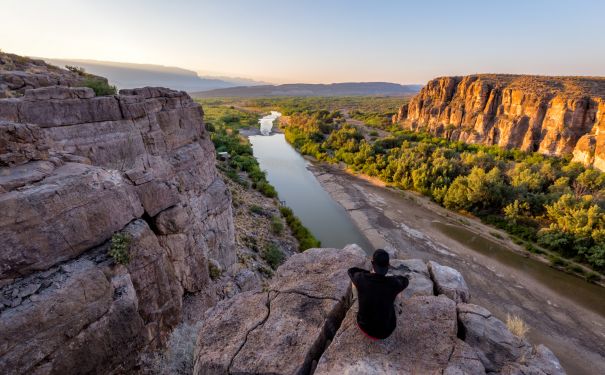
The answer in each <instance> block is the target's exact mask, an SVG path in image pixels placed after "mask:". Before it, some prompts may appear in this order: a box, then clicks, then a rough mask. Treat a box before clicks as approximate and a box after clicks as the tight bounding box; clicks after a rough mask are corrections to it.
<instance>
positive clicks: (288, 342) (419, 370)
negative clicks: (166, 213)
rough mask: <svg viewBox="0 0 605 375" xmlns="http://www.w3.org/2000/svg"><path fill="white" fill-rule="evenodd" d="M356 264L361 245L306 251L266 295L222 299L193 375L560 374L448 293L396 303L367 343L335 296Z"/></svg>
mask: <svg viewBox="0 0 605 375" xmlns="http://www.w3.org/2000/svg"><path fill="white" fill-rule="evenodd" d="M338 254H340V255H341V257H340V263H339V264H337V265H335V262H334V261H335V256H337V255H338ZM355 263H358V265H361V266H364V267H367V266H368V264H367V259H366V257H365V256H364V254H363V253H362V252H361V249H359V248H358V247H357V246H350V247H347V249H346V250H342V251H338V250H335V249H311V250H309V253H308V254H307V252H305V253H302V254H296V255H294V256H293V257H291V258H290V259H289V260H287V261H286V262H285V263H284V264H283V265H282V266H281V267H280V268H279V269H278V271H277V274H276V277H275V279H273V280H272V282H271V283H270V285H269V287H268V288H266V289H265V290H264V291H256V292H246V293H242V294H239V295H236V296H235V297H233V298H231V299H229V300H226V301H223V302H221V303H219V304H218V305H217V306H215V307H214V308H213V309H211V310H210V311H209V312H207V314H206V316H205V318H204V319H203V321H204V323H203V324H202V327H201V330H200V332H199V335H198V341H197V346H196V351H195V356H194V357H195V370H194V373H195V374H225V373H238V374H258V373H265V374H268V373H270V374H300V373H308V372H309V371H314V373H316V374H374V373H376V374H383V373H386V374H448V375H468V374H473V375H475V374H486V372H488V373H494V371H498V372H499V371H502V373H507V374H519V375H520V374H536V375H543V374H550V373H552V374H561V373H564V372H559V371H562V369H561V367H560V365H559V362H558V360H557V359H556V357H555V356H554V355H552V353H551V352H550V351H549V350H548V349H546V348H544V347H540V346H539V347H538V348H536V349H535V350H531V348H530V347H529V345H527V343H526V342H524V341H523V340H518V339H516V338H515V337H513V336H512V334H511V333H510V332H509V331H508V330H507V329H506V326H504V325H503V323H502V322H500V321H498V320H497V319H495V318H493V317H492V316H491V314H490V312H489V311H487V310H486V309H484V308H482V307H480V306H476V305H470V304H464V303H460V304H458V306H457V305H456V303H455V302H454V301H453V300H452V299H450V298H448V297H446V296H445V295H439V296H433V295H420V296H413V297H405V296H403V297H402V298H398V299H397V300H396V313H397V328H396V329H395V332H394V333H393V334H392V335H391V336H390V337H389V338H387V339H386V340H380V341H373V340H370V339H368V338H367V337H366V336H365V335H364V334H363V333H362V332H361V331H360V330H359V328H358V327H357V325H356V314H357V304H356V303H354V304H353V306H352V307H350V308H349V303H347V299H348V298H350V297H349V296H350V294H349V292H348V290H347V292H346V293H345V294H344V296H345V300H342V299H340V301H342V302H341V303H337V301H336V300H334V299H333V297H334V293H337V295H339V296H343V294H342V289H341V288H343V287H345V285H346V283H348V282H349V281H348V278H347V277H346V275H345V272H346V269H347V268H348V267H350V266H351V265H355ZM392 264H393V265H394V266H395V267H394V269H393V270H394V272H400V273H404V274H409V273H410V272H411V273H418V274H420V275H428V274H429V272H428V269H427V266H426V264H425V263H424V262H423V261H422V260H417V259H409V260H405V261H399V260H397V259H394V260H392ZM404 264H405V266H404ZM434 266H438V265H436V264H435V265H434ZM347 309H348V311H347V312H346V315H345V311H344V310H347ZM475 317H476V318H475ZM341 322H342V323H341ZM339 325H340V327H339V328H338V330H337V332H336V335H335V336H332V335H333V330H334V329H336V327H338V326H339ZM320 327H323V328H320ZM459 327H461V329H462V331H460V332H459ZM461 338H463V339H464V341H463V340H462V339H461ZM515 340H516V341H515Z"/></svg>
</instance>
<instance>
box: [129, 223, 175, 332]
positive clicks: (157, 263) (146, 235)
mask: <svg viewBox="0 0 605 375" xmlns="http://www.w3.org/2000/svg"><path fill="white" fill-rule="evenodd" d="M124 233H127V234H128V235H129V236H130V238H131V242H130V248H129V252H130V262H128V264H127V266H126V267H127V268H128V272H129V274H130V277H131V278H132V283H133V285H134V289H135V290H136V293H137V298H138V301H139V315H141V317H142V318H143V321H144V322H145V324H146V329H147V334H148V337H150V338H152V340H156V339H157V340H158V344H159V343H161V342H162V340H163V337H162V335H163V334H165V333H166V332H168V330H169V329H171V328H174V327H175V326H176V325H177V324H178V322H179V321H180V316H181V309H182V295H183V289H182V286H181V285H180V283H179V280H178V279H177V276H176V273H175V270H174V266H173V264H172V263H171V262H170V258H169V256H168V255H167V254H166V251H165V250H164V249H163V248H162V247H161V246H160V244H159V242H158V239H157V237H156V236H155V235H154V233H153V232H152V231H151V229H149V226H148V225H147V223H146V222H145V221H143V220H140V219H139V220H135V221H133V222H132V223H130V224H129V225H128V226H126V228H125V229H124Z"/></svg>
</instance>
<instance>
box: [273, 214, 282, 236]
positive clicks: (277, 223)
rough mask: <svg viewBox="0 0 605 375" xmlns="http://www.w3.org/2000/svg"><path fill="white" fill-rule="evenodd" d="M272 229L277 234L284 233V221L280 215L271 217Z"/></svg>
mask: <svg viewBox="0 0 605 375" xmlns="http://www.w3.org/2000/svg"><path fill="white" fill-rule="evenodd" d="M271 231H272V232H273V233H275V234H282V232H283V231H284V223H282V221H281V219H280V218H279V217H278V216H272V217H271Z"/></svg>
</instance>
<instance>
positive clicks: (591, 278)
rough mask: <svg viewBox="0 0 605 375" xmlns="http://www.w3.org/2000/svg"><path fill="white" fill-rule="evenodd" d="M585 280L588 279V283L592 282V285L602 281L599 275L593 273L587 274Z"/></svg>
mask: <svg viewBox="0 0 605 375" xmlns="http://www.w3.org/2000/svg"><path fill="white" fill-rule="evenodd" d="M585 278H586V281H588V282H591V283H592V282H596V281H599V280H601V276H599V274H598V273H596V272H592V271H591V272H588V273H587V274H586V276H585Z"/></svg>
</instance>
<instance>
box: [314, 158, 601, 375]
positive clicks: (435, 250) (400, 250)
mask: <svg viewBox="0 0 605 375" xmlns="http://www.w3.org/2000/svg"><path fill="white" fill-rule="evenodd" d="M309 169H310V170H311V171H312V172H313V174H314V175H315V176H316V178H317V179H318V181H319V182H320V184H321V185H322V186H323V188H324V189H325V190H326V191H327V192H328V193H329V194H330V195H331V196H332V198H333V199H334V200H336V201H337V202H338V203H339V204H340V205H341V206H343V207H344V208H345V210H346V211H347V212H348V213H349V215H350V216H351V218H352V220H353V221H354V223H355V224H356V225H357V226H358V228H359V229H360V230H361V231H362V233H363V234H364V235H365V236H366V237H367V239H368V240H369V241H370V243H371V244H372V246H373V247H375V248H379V247H380V248H386V249H387V250H389V251H392V252H395V253H397V256H398V257H402V258H423V259H432V260H436V261H437V262H440V263H443V264H447V265H450V266H452V267H454V268H457V269H459V270H460V271H461V272H462V273H463V274H464V277H465V279H466V281H467V283H468V284H469V286H470V289H471V290H472V291H473V293H474V295H473V296H472V300H473V302H474V303H477V304H479V305H483V306H485V307H487V308H489V309H490V310H491V311H492V312H493V313H494V315H496V316H498V317H499V318H500V319H502V320H505V318H506V316H507V314H514V315H518V316H520V317H521V318H522V319H523V320H524V321H525V322H526V323H527V324H528V325H529V326H530V327H531V331H530V333H529V336H530V338H531V340H532V342H534V343H543V344H545V345H547V346H548V347H550V348H551V349H552V350H553V351H554V352H555V354H556V355H557V356H558V357H559V358H560V359H561V363H562V364H563V366H564V367H565V368H566V370H567V372H568V373H569V374H603V373H605V311H604V309H603V306H605V292H603V291H602V290H600V289H592V288H600V287H598V286H595V285H590V284H588V283H585V282H584V281H583V280H580V279H576V280H574V279H575V278H574V277H573V276H571V275H566V274H563V273H560V272H555V271H554V270H553V272H554V273H553V274H550V273H549V274H548V277H545V275H540V274H539V272H540V269H538V270H536V269H532V270H527V269H519V268H517V267H514V266H511V265H510V264H507V263H505V262H502V261H499V260H498V259H495V258H494V257H490V256H488V255H486V254H484V253H481V252H478V251H476V250H474V249H473V248H471V247H470V246H467V245H465V244H464V243H463V242H460V241H457V240H455V239H453V238H451V237H450V236H448V235H446V234H444V233H443V231H442V230H440V229H439V227H438V225H435V223H441V224H447V225H451V226H454V227H456V226H459V227H460V228H463V229H464V230H465V231H468V233H469V234H468V235H481V236H485V237H487V238H488V239H489V240H490V241H494V242H498V243H499V244H500V245H502V246H507V247H508V248H509V249H511V250H517V251H518V252H520V251H519V250H520V249H518V248H517V249H516V248H515V246H516V245H514V244H513V243H512V242H510V241H509V240H508V239H507V237H506V236H505V235H501V234H499V233H498V231H497V230H495V229H493V228H491V227H488V226H485V225H483V224H482V223H481V222H480V221H478V220H476V219H473V218H467V217H464V216H461V215H458V214H456V213H452V212H450V211H447V210H445V209H443V208H442V207H439V206H437V205H435V204H432V203H431V202H428V201H427V200H426V199H424V198H423V197H420V196H416V195H415V194H414V193H410V192H402V191H398V190H394V189H391V188H387V187H384V186H379V184H376V183H374V182H373V181H368V180H366V179H363V178H360V177H358V176H354V175H352V174H350V173H347V172H346V171H343V170H341V169H339V168H337V167H333V166H329V165H318V164H314V165H312V166H310V167H309ZM493 233H496V235H493ZM502 233H503V232H502ZM499 237H500V238H499ZM510 254H511V256H513V255H514V256H517V257H518V256H520V255H519V254H515V253H513V252H511V253H510ZM500 255H502V254H500ZM534 262H537V261H534ZM526 265H527V266H531V267H534V268H535V267H538V268H539V267H540V266H544V267H547V266H545V265H538V264H537V263H536V264H534V263H527V264H526ZM530 271H531V272H530ZM542 271H544V270H542ZM546 272H547V271H546ZM536 276H538V277H536ZM540 276H544V277H542V278H540ZM561 278H563V280H560V279H561ZM568 278H569V279H568ZM549 280H552V283H553V284H555V283H554V282H555V281H557V284H556V285H550V284H549ZM576 283H577V284H576ZM582 283H584V284H582ZM560 286H565V287H566V290H565V292H567V293H566V294H564V293H561V292H562V291H561V290H560ZM574 291H577V292H578V293H574ZM580 292H581V293H580ZM574 294H578V295H574ZM574 299H575V300H574Z"/></svg>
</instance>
